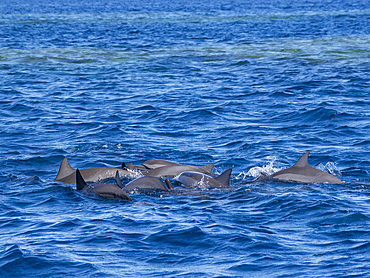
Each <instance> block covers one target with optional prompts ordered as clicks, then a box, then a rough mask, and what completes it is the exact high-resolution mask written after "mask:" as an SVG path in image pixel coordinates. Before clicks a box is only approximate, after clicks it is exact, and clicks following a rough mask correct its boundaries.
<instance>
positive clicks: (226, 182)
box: [215, 169, 232, 186]
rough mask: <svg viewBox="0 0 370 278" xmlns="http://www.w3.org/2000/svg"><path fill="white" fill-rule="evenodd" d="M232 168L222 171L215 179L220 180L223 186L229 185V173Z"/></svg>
mask: <svg viewBox="0 0 370 278" xmlns="http://www.w3.org/2000/svg"><path fill="white" fill-rule="evenodd" d="M231 171H232V169H227V170H226V171H225V172H223V173H222V174H221V175H219V176H218V177H215V179H216V180H218V181H219V182H221V183H222V184H223V185H225V186H229V185H230V175H231Z"/></svg>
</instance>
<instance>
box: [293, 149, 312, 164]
mask: <svg viewBox="0 0 370 278" xmlns="http://www.w3.org/2000/svg"><path fill="white" fill-rule="evenodd" d="M309 154H310V153H309V152H306V153H305V154H303V155H302V156H301V158H300V159H298V161H297V162H296V163H295V164H294V165H293V167H306V166H310V165H309V164H308V156H309Z"/></svg>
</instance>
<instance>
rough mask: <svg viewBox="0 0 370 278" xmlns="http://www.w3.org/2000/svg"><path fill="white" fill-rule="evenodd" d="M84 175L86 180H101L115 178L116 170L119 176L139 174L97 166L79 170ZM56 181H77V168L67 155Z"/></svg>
mask: <svg viewBox="0 0 370 278" xmlns="http://www.w3.org/2000/svg"><path fill="white" fill-rule="evenodd" d="M79 171H80V173H81V175H82V177H83V178H84V180H85V181H86V182H100V181H104V180H109V179H114V178H115V175H116V172H117V171H118V173H119V176H120V177H123V176H129V177H136V176H137V175H136V174H135V173H133V172H130V171H127V170H123V169H118V168H111V167H96V168H88V169H81V170H79ZM55 180H56V181H60V182H64V183H75V182H76V169H74V168H72V167H71V165H69V162H68V158H67V157H65V158H64V159H63V161H62V163H61V164H60V167H59V171H58V175H57V177H56V178H55Z"/></svg>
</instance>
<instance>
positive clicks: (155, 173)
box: [142, 164, 215, 178]
mask: <svg viewBox="0 0 370 278" xmlns="http://www.w3.org/2000/svg"><path fill="white" fill-rule="evenodd" d="M214 167H215V165H213V164H208V165H205V166H202V167H198V166H193V165H172V166H163V167H159V168H155V169H150V170H147V171H145V172H142V174H143V175H148V176H152V177H162V178H174V177H176V176H178V175H180V174H181V173H183V172H189V171H191V172H198V173H202V174H207V175H212V169H213V168H214Z"/></svg>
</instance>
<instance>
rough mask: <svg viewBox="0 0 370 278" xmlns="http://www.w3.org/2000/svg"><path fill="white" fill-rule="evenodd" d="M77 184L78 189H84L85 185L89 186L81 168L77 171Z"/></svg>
mask: <svg viewBox="0 0 370 278" xmlns="http://www.w3.org/2000/svg"><path fill="white" fill-rule="evenodd" d="M76 186H77V190H82V189H84V187H85V186H87V184H86V182H85V180H84V178H83V177H82V175H81V173H80V170H78V169H77V171H76Z"/></svg>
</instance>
